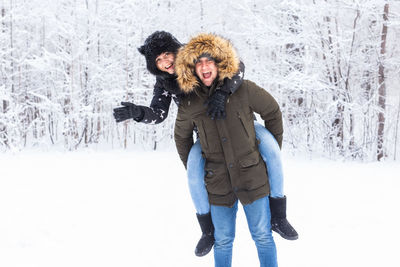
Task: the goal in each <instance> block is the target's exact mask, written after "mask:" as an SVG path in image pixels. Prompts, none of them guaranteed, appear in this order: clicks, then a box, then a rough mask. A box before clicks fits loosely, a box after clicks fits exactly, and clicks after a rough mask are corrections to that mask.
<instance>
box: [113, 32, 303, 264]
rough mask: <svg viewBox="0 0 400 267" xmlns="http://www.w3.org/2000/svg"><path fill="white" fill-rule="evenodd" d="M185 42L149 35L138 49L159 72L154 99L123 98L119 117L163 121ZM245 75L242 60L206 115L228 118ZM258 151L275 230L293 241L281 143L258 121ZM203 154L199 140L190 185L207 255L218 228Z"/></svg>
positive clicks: (174, 93)
mask: <svg viewBox="0 0 400 267" xmlns="http://www.w3.org/2000/svg"><path fill="white" fill-rule="evenodd" d="M180 47H182V44H181V43H180V42H179V41H178V40H177V39H176V38H175V37H174V36H172V35H171V34H170V33H168V32H164V31H157V32H154V33H153V34H151V35H150V36H149V37H147V39H146V40H145V43H144V45H142V46H141V47H140V48H139V49H138V50H139V52H140V53H141V54H142V55H144V56H145V58H146V65H147V69H148V70H149V71H150V73H152V74H153V75H155V76H156V83H155V85H154V90H153V99H152V101H151V104H150V107H146V106H138V105H135V104H133V103H129V102H122V103H121V104H122V106H123V107H119V108H116V109H114V117H115V119H116V121H117V122H121V121H124V120H127V119H131V118H132V119H134V120H135V121H137V122H143V123H147V124H157V123H161V122H162V121H164V120H165V118H166V117H167V116H168V111H169V106H170V104H171V100H172V99H173V100H174V101H175V103H176V104H179V99H180V97H181V96H183V92H182V91H181V90H180V88H179V85H178V83H177V80H176V75H175V65H174V63H175V55H176V53H177V51H178V49H179V48H180ZM243 74H244V65H243V64H242V63H241V64H240V71H239V73H237V74H236V75H235V76H234V77H233V78H232V79H225V80H224V85H223V86H222V87H220V88H218V89H217V90H216V91H215V93H214V94H213V95H211V96H210V97H209V99H208V101H207V105H208V114H209V115H210V116H211V118H213V119H214V118H216V119H223V118H224V117H225V104H226V100H227V98H228V96H229V94H232V93H234V92H235V90H236V89H237V88H238V87H239V86H240V85H241V83H242V80H243ZM255 129H256V134H257V139H258V140H259V150H260V153H261V156H262V157H263V159H264V161H265V162H266V165H267V169H268V177H269V183H270V187H271V192H270V209H271V224H272V230H274V231H275V232H277V233H279V234H280V235H281V236H282V237H283V238H286V239H289V240H295V239H297V238H298V235H297V232H296V231H295V230H294V229H293V227H292V226H291V225H290V224H289V222H288V221H287V219H286V197H285V196H284V194H283V173H282V164H281V161H280V148H279V145H278V143H277V141H276V137H274V136H273V135H272V134H271V133H270V132H269V131H268V130H267V129H265V127H263V126H262V125H261V124H258V123H257V122H255ZM204 163H205V162H204V159H203V157H202V155H201V146H200V143H199V141H198V140H197V141H196V142H195V143H194V144H193V146H192V148H191V150H190V153H189V158H188V161H187V166H185V167H186V168H187V173H188V182H189V189H190V193H191V197H192V200H193V203H194V205H195V208H196V216H197V219H198V221H199V224H200V228H201V231H202V236H201V238H200V240H199V242H198V244H197V246H196V249H195V254H196V256H204V255H206V254H207V253H208V252H209V251H210V250H211V248H212V246H213V244H214V227H213V224H212V220H211V214H210V204H209V202H208V195H207V190H206V188H205V185H204Z"/></svg>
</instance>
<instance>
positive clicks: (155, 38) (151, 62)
mask: <svg viewBox="0 0 400 267" xmlns="http://www.w3.org/2000/svg"><path fill="white" fill-rule="evenodd" d="M181 46H182V44H181V43H180V42H179V41H178V40H177V39H176V38H175V37H174V36H172V34H170V33H169V32H165V31H156V32H154V33H152V34H151V35H150V36H149V37H147V39H146V41H145V42H144V45H142V46H141V47H139V48H138V50H139V52H140V53H141V54H142V55H144V56H145V57H146V64H147V69H148V70H149V71H150V73H152V74H154V75H161V76H165V75H166V74H167V73H166V72H164V71H161V70H159V69H158V68H157V66H156V58H157V57H158V56H159V55H160V54H161V53H164V52H172V53H175V54H176V53H177V52H178V49H179V48H180V47H181Z"/></svg>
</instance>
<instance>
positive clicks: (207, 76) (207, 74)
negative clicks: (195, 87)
mask: <svg viewBox="0 0 400 267" xmlns="http://www.w3.org/2000/svg"><path fill="white" fill-rule="evenodd" d="M210 77H211V72H205V73H203V78H204V79H208V78H210Z"/></svg>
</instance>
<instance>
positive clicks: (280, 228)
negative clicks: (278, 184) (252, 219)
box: [269, 196, 299, 240]
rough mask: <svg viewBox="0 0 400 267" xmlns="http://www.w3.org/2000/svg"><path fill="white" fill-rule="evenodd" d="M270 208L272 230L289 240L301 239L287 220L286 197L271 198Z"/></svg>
mask: <svg viewBox="0 0 400 267" xmlns="http://www.w3.org/2000/svg"><path fill="white" fill-rule="evenodd" d="M269 207H270V210H271V228H272V230H273V231H275V232H277V233H278V234H280V236H281V237H283V238H285V239H288V240H296V239H297V238H299V235H298V234H297V232H296V230H294V228H293V227H292V226H291V225H290V223H289V222H288V220H287V219H286V196H284V197H277V198H274V197H270V198H269Z"/></svg>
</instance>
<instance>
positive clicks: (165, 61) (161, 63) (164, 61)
mask: <svg viewBox="0 0 400 267" xmlns="http://www.w3.org/2000/svg"><path fill="white" fill-rule="evenodd" d="M174 62H175V54H174V53H171V52H164V53H162V54H160V55H159V56H158V57H157V58H156V66H157V68H158V69H159V70H161V71H165V72H168V73H169V74H174V73H175V64H174Z"/></svg>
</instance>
